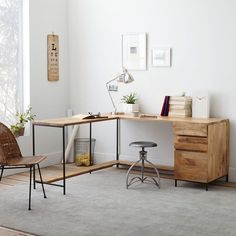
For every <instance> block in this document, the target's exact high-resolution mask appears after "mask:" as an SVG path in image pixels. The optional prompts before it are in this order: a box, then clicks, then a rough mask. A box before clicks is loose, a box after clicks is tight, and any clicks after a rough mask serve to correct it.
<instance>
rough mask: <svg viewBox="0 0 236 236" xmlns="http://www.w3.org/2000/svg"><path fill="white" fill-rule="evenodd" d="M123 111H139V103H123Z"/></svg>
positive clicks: (130, 112)
mask: <svg viewBox="0 0 236 236" xmlns="http://www.w3.org/2000/svg"><path fill="white" fill-rule="evenodd" d="M123 111H124V112H125V113H127V114H132V113H133V112H138V111H139V104H138V103H135V104H127V103H124V104H123Z"/></svg>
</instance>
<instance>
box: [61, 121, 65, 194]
mask: <svg viewBox="0 0 236 236" xmlns="http://www.w3.org/2000/svg"><path fill="white" fill-rule="evenodd" d="M62 136H63V137H62V140H63V144H62V145H63V150H62V152H63V154H62V158H63V159H62V162H63V194H64V195H65V194H66V158H65V151H66V150H65V126H63V127H62Z"/></svg>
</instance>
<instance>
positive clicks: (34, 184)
mask: <svg viewBox="0 0 236 236" xmlns="http://www.w3.org/2000/svg"><path fill="white" fill-rule="evenodd" d="M33 178H34V189H36V182H35V166H34V167H33Z"/></svg>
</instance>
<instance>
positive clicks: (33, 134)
mask: <svg viewBox="0 0 236 236" xmlns="http://www.w3.org/2000/svg"><path fill="white" fill-rule="evenodd" d="M34 128H35V127H34V124H33V125H32V136H33V156H34V155H35V133H34ZM33 183H34V189H36V182H35V166H34V167H33Z"/></svg>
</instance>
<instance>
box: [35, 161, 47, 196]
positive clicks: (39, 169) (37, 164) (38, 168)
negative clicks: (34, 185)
mask: <svg viewBox="0 0 236 236" xmlns="http://www.w3.org/2000/svg"><path fill="white" fill-rule="evenodd" d="M37 166H38V171H39V177H40V181H41V184H42V189H43V195H44V198H47V196H46V194H45V190H44V185H43V179H42V175H41V170H40V167H39V164H37Z"/></svg>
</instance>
